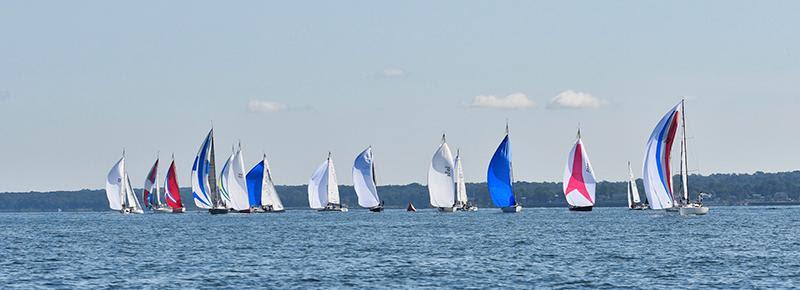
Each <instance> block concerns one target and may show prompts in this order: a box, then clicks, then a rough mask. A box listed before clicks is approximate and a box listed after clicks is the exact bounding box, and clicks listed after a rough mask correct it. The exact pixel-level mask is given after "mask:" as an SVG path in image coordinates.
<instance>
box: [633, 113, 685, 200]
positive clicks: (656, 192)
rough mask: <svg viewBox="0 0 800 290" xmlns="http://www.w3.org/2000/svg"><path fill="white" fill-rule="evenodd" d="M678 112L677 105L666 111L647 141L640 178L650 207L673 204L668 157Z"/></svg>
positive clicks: (670, 151)
mask: <svg viewBox="0 0 800 290" xmlns="http://www.w3.org/2000/svg"><path fill="white" fill-rule="evenodd" d="M680 113H681V112H680V107H679V105H678V106H675V107H674V108H672V110H670V111H669V112H667V114H666V115H664V117H663V118H661V120H660V121H659V122H658V124H657V125H656V127H655V129H653V132H652V133H651V134H650V139H649V140H648V141H647V148H646V154H645V156H644V170H643V171H644V172H643V174H642V178H643V180H644V192H645V194H646V195H647V200H648V201H649V202H650V208H652V209H667V208H671V207H673V205H674V200H673V196H672V192H673V191H672V175H671V170H670V160H671V158H670V157H671V154H672V145H673V143H674V142H675V136H676V131H677V129H678V118H679V116H680Z"/></svg>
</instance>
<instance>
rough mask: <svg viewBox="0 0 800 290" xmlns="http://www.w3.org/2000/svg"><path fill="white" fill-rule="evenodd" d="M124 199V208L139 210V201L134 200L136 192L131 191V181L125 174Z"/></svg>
mask: <svg viewBox="0 0 800 290" xmlns="http://www.w3.org/2000/svg"><path fill="white" fill-rule="evenodd" d="M125 181H126V182H125V186H126V188H127V189H126V190H125V199H126V200H127V202H128V203H127V204H126V206H127V207H129V208H132V209H133V210H134V211H135V210H141V209H142V205H141V204H139V199H137V198H136V192H135V191H133V187H132V186H131V179H130V177H129V176H128V174H127V173H125Z"/></svg>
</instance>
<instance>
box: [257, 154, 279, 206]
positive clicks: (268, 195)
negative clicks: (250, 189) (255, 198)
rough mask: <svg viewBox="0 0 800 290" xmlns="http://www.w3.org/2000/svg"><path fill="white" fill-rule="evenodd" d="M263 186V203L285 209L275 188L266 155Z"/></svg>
mask: <svg viewBox="0 0 800 290" xmlns="http://www.w3.org/2000/svg"><path fill="white" fill-rule="evenodd" d="M262 182H263V183H262V186H261V203H262V204H263V205H271V206H272V209H273V210H276V211H279V210H283V202H281V198H280V197H279V196H278V191H277V190H275V183H274V182H273V181H272V170H270V169H269V163H268V162H267V157H266V156H264V180H263V181H262Z"/></svg>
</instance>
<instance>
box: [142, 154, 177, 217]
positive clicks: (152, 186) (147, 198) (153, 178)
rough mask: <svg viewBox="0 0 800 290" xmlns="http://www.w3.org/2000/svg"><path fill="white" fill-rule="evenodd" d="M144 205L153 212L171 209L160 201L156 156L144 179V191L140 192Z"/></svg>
mask: <svg viewBox="0 0 800 290" xmlns="http://www.w3.org/2000/svg"><path fill="white" fill-rule="evenodd" d="M142 200H143V201H144V206H145V207H146V208H147V209H150V210H152V211H153V213H170V212H172V210H171V209H169V208H167V206H166V205H164V204H163V203H161V188H160V187H158V158H156V162H155V163H153V167H151V168H150V172H149V173H148V174H147V179H145V180H144V193H143V194H142Z"/></svg>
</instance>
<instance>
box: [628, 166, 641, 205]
mask: <svg viewBox="0 0 800 290" xmlns="http://www.w3.org/2000/svg"><path fill="white" fill-rule="evenodd" d="M641 202H642V200H641V199H640V198H639V187H638V186H637V185H636V178H635V177H633V169H631V163H630V162H628V207H629V208H632V207H633V206H634V205H636V204H639V203H641Z"/></svg>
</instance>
